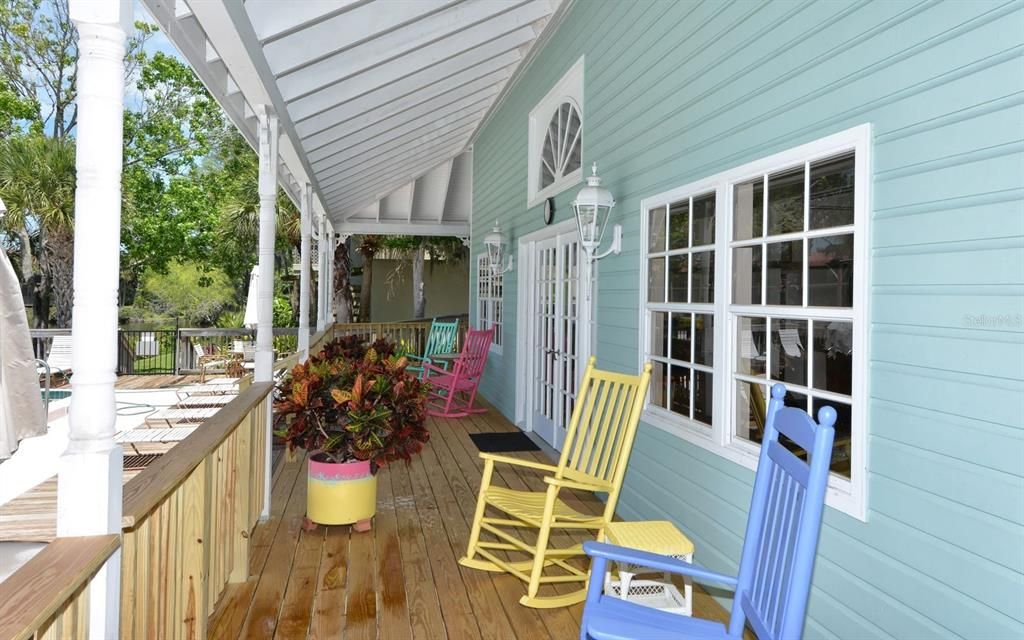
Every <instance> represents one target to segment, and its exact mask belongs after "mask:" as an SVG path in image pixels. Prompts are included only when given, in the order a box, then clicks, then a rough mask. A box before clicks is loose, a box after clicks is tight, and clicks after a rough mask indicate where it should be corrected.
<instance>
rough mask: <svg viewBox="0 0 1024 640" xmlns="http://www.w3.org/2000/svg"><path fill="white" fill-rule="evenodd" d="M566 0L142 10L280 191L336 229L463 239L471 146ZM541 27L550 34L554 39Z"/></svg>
mask: <svg viewBox="0 0 1024 640" xmlns="http://www.w3.org/2000/svg"><path fill="white" fill-rule="evenodd" d="M571 2H572V0H305V1H304V2H299V3H292V2H276V1H271V0H247V1H246V2H241V1H239V0H226V1H224V2H212V1H206V0H203V1H191V2H189V0H143V3H144V4H145V6H146V8H147V9H148V10H149V12H150V13H151V14H152V16H153V18H154V19H155V20H156V21H157V22H158V23H159V25H160V27H161V29H162V30H163V32H164V33H165V34H166V36H167V37H168V38H169V39H170V40H171V42H172V43H174V45H175V46H176V47H177V48H178V50H179V51H180V52H181V54H182V56H184V58H185V59H186V60H187V61H188V62H189V64H190V65H191V66H192V67H193V68H194V69H195V70H196V72H197V74H198V75H199V77H200V78H201V79H202V81H203V82H204V83H205V85H206V87H207V88H208V90H209V91H210V92H211V94H212V95H213V96H214V98H215V99H216V100H217V101H218V102H219V103H220V104H221V105H222V106H223V107H224V110H225V112H226V113H227V115H228V117H229V118H230V119H231V121H232V122H233V123H234V124H235V126H236V127H237V128H238V129H239V131H241V133H242V135H243V136H245V138H246V139H247V140H248V141H249V143H250V144H251V145H252V146H253V147H254V148H255V147H256V143H257V139H258V123H259V120H258V110H259V109H260V108H261V107H262V106H263V105H265V106H266V107H267V108H269V109H271V110H272V112H273V113H274V114H276V115H277V117H278V120H279V123H280V131H281V138H280V145H279V155H280V169H279V182H280V184H281V186H282V188H283V189H284V190H285V191H286V192H287V193H288V194H289V196H290V197H291V198H292V200H293V201H295V202H298V201H299V197H300V193H301V188H302V185H303V184H304V183H306V182H308V183H309V184H310V185H311V186H312V189H313V194H314V197H313V210H314V212H315V213H316V214H318V215H326V216H327V217H328V219H329V220H330V221H331V223H332V225H333V227H334V230H335V231H336V232H337V233H341V234H346V233H382V234H387V233H394V234H412V235H453V236H461V237H465V236H468V235H469V226H470V225H469V223H470V215H471V209H472V195H471V194H472V184H471V170H472V158H471V149H470V147H469V144H470V141H471V139H472V137H473V135H474V133H475V132H476V130H477V129H479V128H480V127H481V126H482V124H483V123H484V122H485V121H486V118H487V116H488V114H489V113H490V112H492V111H493V109H494V108H495V105H496V104H497V103H499V102H500V100H501V98H502V96H503V95H504V92H505V91H507V90H508V88H509V86H510V81H511V80H512V79H513V76H514V74H515V72H516V70H517V68H520V67H521V66H522V65H523V64H524V62H525V61H527V60H528V59H529V56H530V52H531V51H532V50H536V49H537V48H538V47H537V46H536V43H537V41H538V39H539V38H541V37H542V34H545V35H546V34H547V33H549V32H550V31H551V30H552V29H551V28H550V27H549V25H552V24H553V23H554V22H557V21H558V19H559V18H560V17H561V15H563V14H564V11H565V8H566V7H568V5H569V4H571ZM546 28H547V29H546Z"/></svg>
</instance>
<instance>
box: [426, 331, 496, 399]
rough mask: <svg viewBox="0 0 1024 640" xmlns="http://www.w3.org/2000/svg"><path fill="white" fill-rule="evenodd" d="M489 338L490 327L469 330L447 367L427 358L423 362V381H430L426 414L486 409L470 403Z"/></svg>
mask: <svg viewBox="0 0 1024 640" xmlns="http://www.w3.org/2000/svg"><path fill="white" fill-rule="evenodd" d="M493 339H494V327H491V328H490V329H488V330H486V331H473V330H470V331H468V332H467V333H466V341H465V343H464V344H463V346H462V353H460V354H459V357H458V358H457V359H456V360H455V362H454V363H453V364H452V367H451V368H450V369H449V370H448V371H445V370H444V369H442V368H440V367H437V366H434V365H433V364H431V363H429V362H424V363H423V373H424V375H425V376H426V381H427V382H429V383H430V384H431V389H430V397H429V398H428V399H427V414H429V415H432V416H436V417H438V418H461V417H464V416H468V415H469V414H471V413H484V412H486V411H487V409H479V408H476V407H474V406H473V402H474V401H475V400H476V390H477V387H478V386H480V378H482V377H483V374H484V365H485V364H487V354H488V353H489V352H490V350H491V341H492V340H493Z"/></svg>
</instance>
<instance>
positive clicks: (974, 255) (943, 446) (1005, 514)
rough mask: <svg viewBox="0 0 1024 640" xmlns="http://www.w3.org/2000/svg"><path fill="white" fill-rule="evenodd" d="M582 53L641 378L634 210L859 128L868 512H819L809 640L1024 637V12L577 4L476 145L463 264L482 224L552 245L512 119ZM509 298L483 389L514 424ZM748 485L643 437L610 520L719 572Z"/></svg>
mask: <svg viewBox="0 0 1024 640" xmlns="http://www.w3.org/2000/svg"><path fill="white" fill-rule="evenodd" d="M583 55H585V56H586V64H585V83H584V85H585V89H584V134H583V140H584V143H583V145H584V148H583V155H584V165H586V166H589V163H590V162H591V161H593V160H597V161H598V162H599V163H600V167H601V175H602V177H604V178H605V183H606V185H607V186H608V187H609V188H610V189H611V190H612V192H613V193H614V194H615V197H616V199H617V201H618V206H617V207H616V209H615V210H614V212H613V215H614V216H615V220H614V222H616V223H618V224H621V225H622V226H623V251H622V253H621V254H620V255H618V256H613V257H609V258H607V259H605V260H603V261H602V262H601V264H600V272H599V285H598V292H597V295H596V305H597V318H598V327H597V332H598V333H597V355H598V357H599V363H600V366H602V367H608V368H612V369H618V370H623V371H635V370H636V367H637V353H638V349H639V348H640V345H639V332H638V327H637V321H638V311H637V309H638V304H639V301H640V296H639V292H638V288H639V283H640V271H639V270H640V268H641V258H640V253H639V252H640V244H641V239H640V237H639V229H640V222H639V221H640V217H639V216H640V210H639V203H640V200H641V199H642V198H644V197H646V196H650V195H654V194H656V193H659V192H661V191H664V190H667V189H671V188H673V187H677V186H680V185H683V184H686V183H689V182H692V181H694V180H697V179H700V178H702V177H705V176H708V175H711V174H714V173H717V172H719V171H723V170H726V169H729V168H731V167H734V166H737V165H740V164H743V163H745V162H749V161H752V160H756V159H757V158H760V157H764V156H767V155H770V154H772V153H775V152H778V151H781V150H784V149H787V148H790V147H793V146H796V145H799V144H802V143H805V142H809V141H812V140H815V139H818V138H821V137H823V136H826V135H828V134H831V133H834V132H837V131H841V130H844V129H846V128H849V127H851V126H855V125H859V124H862V123H865V122H868V123H871V124H872V126H873V132H874V140H873V144H874V146H873V163H874V173H873V175H872V180H873V188H874V202H873V207H872V217H871V233H870V239H869V241H870V243H871V254H872V263H871V265H870V266H871V295H870V308H869V310H868V315H869V318H870V323H871V324H870V338H869V341H870V354H869V356H870V371H869V386H870V398H869V399H868V400H867V402H868V421H869V427H868V428H869V442H868V455H869V476H868V484H869V502H868V508H869V513H868V520H867V522H866V523H864V522H860V521H857V520H855V519H853V518H851V517H849V516H846V515H845V514H842V513H839V512H837V511H834V510H832V509H829V510H827V514H826V518H825V524H824V527H823V533H822V541H821V549H820V554H819V560H818V563H817V566H816V569H815V579H814V587H813V592H812V596H811V604H810V608H809V611H808V623H807V635H808V636H809V637H814V638H867V637H892V638H920V637H958V636H959V637H965V638H1010V637H1024V417H1022V416H1024V3H1021V2H1000V1H992V2H986V1H981V0H978V1H971V2H967V1H964V2H909V1H908V2H854V1H850V2H796V1H792V2H790V1H786V2H719V1H713V2H712V1H709V2H628V1H624V0H623V1H614V0H609V1H601V0H585V1H584V0H577V2H576V3H575V4H574V5H573V6H572V7H571V9H570V11H569V12H568V14H567V15H566V17H565V19H564V21H563V22H562V23H561V24H560V25H559V27H558V29H557V31H555V33H554V34H553V35H552V38H551V39H550V41H548V42H547V43H546V44H545V45H544V48H543V49H542V50H541V51H540V52H539V53H538V55H537V57H536V59H535V60H533V62H532V64H531V65H530V67H529V68H528V69H527V70H526V71H525V73H524V74H522V75H521V76H519V77H518V78H517V79H516V80H515V85H514V87H513V89H512V90H511V91H510V92H509V94H508V95H507V96H506V97H505V99H504V101H503V102H502V103H501V105H500V107H499V108H498V109H497V110H496V111H495V112H494V113H493V114H492V115H491V117H490V119H489V120H488V122H487V124H486V126H485V127H484V128H483V130H482V131H481V132H480V135H479V137H478V139H477V140H476V143H475V145H474V156H473V158H474V182H473V252H474V255H476V254H479V253H480V252H481V251H483V247H482V243H481V241H482V238H483V236H484V234H486V233H487V232H488V231H489V230H490V227H491V226H492V225H493V223H494V221H495V219H500V221H501V223H502V226H503V228H504V229H505V230H506V231H507V232H509V234H510V236H511V238H512V241H513V245H515V243H516V238H517V237H519V236H522V235H524V234H527V233H530V232H533V231H536V230H537V229H539V228H541V227H542V226H543V225H542V222H541V212H540V210H539V208H534V209H532V210H530V209H527V207H526V199H527V195H526V167H527V118H528V114H529V112H530V110H531V109H532V108H533V107H534V105H536V104H537V102H538V101H539V100H540V98H541V97H542V96H543V95H544V94H545V93H547V91H548V90H549V88H550V87H551V86H552V85H553V84H554V83H555V82H556V81H557V80H558V79H559V78H561V76H562V75H563V74H564V73H565V71H567V70H568V69H569V67H571V66H572V65H573V64H574V63H575V62H576V60H578V59H579V57H580V56H583ZM577 189H578V187H573V188H570V189H568V190H566V191H564V192H563V193H561V194H559V195H558V196H557V197H556V199H555V200H556V210H557V213H556V220H558V221H561V220H565V219H567V218H569V217H570V216H571V211H570V208H569V202H570V201H571V200H572V198H573V196H574V194H575V191H576V190H577ZM518 278H519V276H518V273H517V271H513V272H510V273H507V274H505V295H504V305H505V317H504V321H505V325H504V332H503V333H504V343H505V344H504V347H503V352H502V354H501V355H500V356H495V357H492V358H491V361H490V363H489V364H488V368H487V373H486V376H485V380H484V385H483V392H484V393H485V395H486V396H487V397H488V398H489V399H491V400H492V401H493V402H495V404H496V405H497V406H498V408H499V409H500V410H501V411H502V412H503V413H505V415H507V416H509V417H512V416H513V414H514V410H515V399H516V393H517V390H516V387H515V355H516V347H517V342H520V341H522V340H523V339H524V337H525V328H524V332H520V331H519V329H520V328H519V327H517V326H516V322H517V318H516V308H517V302H518V301H517V293H518V287H519V279H518ZM751 480H752V474H751V472H750V471H749V470H747V469H745V468H742V467H740V466H738V465H736V464H734V463H731V462H728V461H726V460H725V459H723V458H721V457H719V456H717V455H715V454H713V453H710V452H708V451H705V450H703V449H700V448H697V447H694V446H692V445H690V444H688V443H686V442H684V441H682V440H680V439H679V438H677V437H675V436H673V435H671V434H668V433H666V432H664V431H661V430H658V429H655V428H654V427H651V426H648V425H642V427H641V430H640V433H639V435H638V438H637V442H636V446H635V449H634V453H633V458H632V461H631V464H630V472H629V474H628V477H627V482H626V487H625V490H624V492H623V499H622V503H621V509H620V511H621V514H622V515H623V516H625V517H628V518H663V517H668V518H671V519H672V520H674V521H676V522H677V523H679V524H680V526H681V527H683V528H684V529H685V530H686V531H687V533H688V534H689V535H690V536H691V537H692V538H693V539H694V542H695V543H696V545H697V557H698V559H699V560H700V561H701V562H702V563H705V564H707V565H710V566H711V567H713V568H716V569H720V570H726V571H732V570H735V567H736V562H737V559H738V557H739V553H740V547H741V545H742V535H743V527H744V524H745V522H746V511H747V507H748V504H749V500H750V484H751Z"/></svg>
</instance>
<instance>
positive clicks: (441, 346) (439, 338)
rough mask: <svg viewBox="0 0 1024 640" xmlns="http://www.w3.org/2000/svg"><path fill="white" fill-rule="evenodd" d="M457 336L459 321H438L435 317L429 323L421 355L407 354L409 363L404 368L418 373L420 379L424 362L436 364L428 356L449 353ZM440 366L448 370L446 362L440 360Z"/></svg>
mask: <svg viewBox="0 0 1024 640" xmlns="http://www.w3.org/2000/svg"><path fill="white" fill-rule="evenodd" d="M458 338H459V321H458V320H456V321H454V322H440V321H438V319H437V318H434V320H433V321H432V322H431V323H430V333H428V334H427V344H426V346H425V347H423V355H422V356H417V355H413V354H411V353H410V354H407V355H406V357H407V358H408V359H409V362H411V363H418V364H410V365H409V366H407V367H406V368H405V370H406V371H409V372H411V373H419V376H420V378H421V379H422V378H423V376H424V375H425V374H424V371H423V365H424V364H438V363H435V362H434V361H433V360H431V359H430V356H432V355H436V354H438V353H451V352H453V351H455V343H456V341H457V340H458ZM440 365H441V368H442V369H444V370H445V371H447V370H448V363H447V362H441V363H440Z"/></svg>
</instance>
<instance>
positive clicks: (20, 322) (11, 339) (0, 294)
mask: <svg viewBox="0 0 1024 640" xmlns="http://www.w3.org/2000/svg"><path fill="white" fill-rule="evenodd" d="M2 206H3V205H2V202H0V207H2ZM45 433H46V415H45V414H44V411H43V400H42V397H41V396H40V395H39V374H38V373H37V372H36V363H35V354H34V353H33V352H32V340H31V338H30V337H29V331H28V317H27V316H26V315H25V302H24V301H23V300H22V298H21V285H20V283H19V282H18V276H17V274H15V273H14V267H13V266H12V265H11V261H10V260H9V259H8V258H7V253H6V252H4V251H3V249H0V460H5V459H7V458H10V457H11V455H12V454H13V453H14V451H15V450H16V449H17V448H18V442H20V441H21V440H24V439H25V438H31V437H33V436H39V435H43V434H45Z"/></svg>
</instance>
